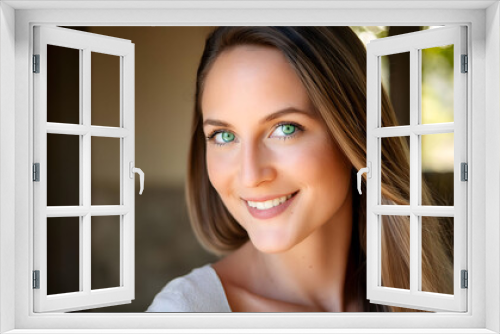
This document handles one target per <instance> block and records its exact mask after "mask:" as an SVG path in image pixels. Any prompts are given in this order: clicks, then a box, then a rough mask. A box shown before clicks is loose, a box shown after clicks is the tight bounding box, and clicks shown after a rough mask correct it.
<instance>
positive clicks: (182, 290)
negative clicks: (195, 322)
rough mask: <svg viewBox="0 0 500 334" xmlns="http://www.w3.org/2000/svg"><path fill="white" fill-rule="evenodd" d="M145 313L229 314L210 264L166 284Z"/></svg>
mask: <svg viewBox="0 0 500 334" xmlns="http://www.w3.org/2000/svg"><path fill="white" fill-rule="evenodd" d="M146 312H232V311H231V307H230V306H229V303H228V301H227V297H226V293H225V292H224V288H223V286H222V282H221V281H220V279H219V276H218V275H217V273H216V272H215V270H214V268H212V266H211V264H207V265H205V266H203V267H200V268H196V269H193V270H192V271H191V272H190V273H189V274H187V275H185V276H180V277H177V278H175V279H173V280H172V281H170V282H169V283H168V284H167V285H165V287H164V288H163V289H162V290H161V291H160V292H159V293H158V294H157V295H156V297H155V298H154V300H153V303H151V305H150V306H149V307H148V309H147V310H146Z"/></svg>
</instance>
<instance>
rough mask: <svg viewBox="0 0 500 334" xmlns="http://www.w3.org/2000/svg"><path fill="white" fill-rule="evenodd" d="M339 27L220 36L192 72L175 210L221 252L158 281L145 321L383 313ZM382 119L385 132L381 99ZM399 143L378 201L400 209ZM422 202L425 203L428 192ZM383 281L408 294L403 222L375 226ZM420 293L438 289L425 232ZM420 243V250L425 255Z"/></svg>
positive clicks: (360, 117)
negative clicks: (181, 196)
mask: <svg viewBox="0 0 500 334" xmlns="http://www.w3.org/2000/svg"><path fill="white" fill-rule="evenodd" d="M365 53H366V52H365V49H364V46H363V45H362V43H361V42H360V40H359V39H358V38H357V36H356V35H355V34H354V32H353V31H352V30H351V29H350V28H347V27H221V28H217V29H215V30H214V31H213V32H212V34H211V35H210V36H209V37H208V39H207V41H206V45H205V50H204V53H203V56H202V59H201V63H200V66H199V68H198V72H197V86H196V104H195V114H194V120H193V133H192V139H191V148H190V156H189V173H188V183H187V194H188V195H187V201H188V206H189V213H190V218H191V223H192V226H193V229H194V231H195V234H196V236H197V238H198V240H199V241H200V242H201V244H202V245H203V246H204V247H205V248H206V249H207V250H209V251H210V252H212V253H215V254H218V255H224V257H223V258H222V259H221V260H219V261H218V262H216V263H214V264H208V265H206V266H204V267H201V268H197V269H195V270H193V271H192V272H191V273H190V274H188V275H186V276H183V277H180V278H177V279H175V280H173V281H172V282H170V283H169V284H167V285H166V287H165V288H164V289H163V290H162V291H161V292H160V293H159V294H158V295H157V296H156V298H155V300H154V301H153V304H152V305H151V306H150V308H149V309H148V311H151V312H230V311H233V312H238V311H245V312H308V311H312V312H321V311H330V312H341V311H354V312H362V311H394V310H399V309H396V308H392V307H387V306H382V305H375V304H370V303H369V301H367V300H366V267H365V261H366V254H365V249H366V235H365V231H366V226H365V225H366V198H365V196H364V195H361V196H360V195H358V193H357V192H356V191H355V189H356V187H355V180H356V177H355V173H356V171H357V170H358V169H360V168H362V167H364V166H365V157H366V74H365V64H366V54H365ZM382 122H383V124H387V125H397V123H396V119H395V116H394V112H393V111H392V108H391V106H390V102H389V100H388V98H387V96H386V95H385V93H384V97H383V105H382ZM408 151H409V150H408V146H407V143H406V141H404V140H399V139H395V140H390V141H387V142H386V143H384V147H383V157H382V159H383V163H384V167H385V168H384V169H383V170H382V183H383V185H382V201H383V203H385V204H398V205H408V204H409V203H408V199H409V184H408V182H404V181H403V180H405V179H406V180H408V175H409V173H408V171H409V166H408ZM422 194H423V195H422V196H424V197H425V198H427V200H428V202H429V201H430V195H429V192H428V190H427V189H426V188H424V189H423V191H422ZM384 218H385V219H384V224H383V232H382V242H383V245H382V252H383V254H382V257H383V269H382V282H383V285H384V286H390V287H398V288H406V289H408V288H409V269H408V268H409V232H408V231H409V224H408V219H407V217H406V218H405V217H400V216H388V217H384ZM428 228H429V229H432V231H431V233H429V235H431V236H432V240H427V241H426V242H429V247H427V248H423V250H422V252H423V258H422V261H423V273H424V277H423V280H422V286H423V289H424V290H425V291H439V292H449V291H450V290H449V289H450V287H451V286H452V285H451V283H452V282H450V281H447V280H446V277H452V276H451V275H440V276H439V277H438V276H432V275H433V271H432V270H425V269H426V268H434V267H435V266H437V265H439V267H440V270H441V273H442V272H443V271H442V270H445V271H448V272H450V270H452V262H451V260H450V258H449V256H448V249H447V247H446V240H445V238H444V237H443V233H444V231H443V230H441V229H442V227H441V225H440V224H429V227H428ZM431 247H432V248H431Z"/></svg>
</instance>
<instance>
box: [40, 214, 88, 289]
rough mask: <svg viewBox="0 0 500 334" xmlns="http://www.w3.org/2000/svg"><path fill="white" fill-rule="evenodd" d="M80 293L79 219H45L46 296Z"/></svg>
mask: <svg viewBox="0 0 500 334" xmlns="http://www.w3.org/2000/svg"><path fill="white" fill-rule="evenodd" d="M76 291H80V217H63V218H59V217H58V218H47V294H49V295H53V294H57V293H66V292H76Z"/></svg>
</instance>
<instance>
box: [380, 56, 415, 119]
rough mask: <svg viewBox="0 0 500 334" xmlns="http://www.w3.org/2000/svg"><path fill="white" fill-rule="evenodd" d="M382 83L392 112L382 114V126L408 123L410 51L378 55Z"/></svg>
mask: <svg viewBox="0 0 500 334" xmlns="http://www.w3.org/2000/svg"><path fill="white" fill-rule="evenodd" d="M380 63H381V64H380V66H381V77H382V85H383V87H384V88H385V91H386V93H387V95H388V97H389V100H390V103H391V104H392V108H393V109H394V114H395V115H391V114H389V113H388V114H383V115H382V122H381V124H382V126H397V125H410V52H402V53H396V54H392V55H388V56H382V57H380Z"/></svg>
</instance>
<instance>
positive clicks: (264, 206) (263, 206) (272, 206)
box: [245, 192, 297, 219]
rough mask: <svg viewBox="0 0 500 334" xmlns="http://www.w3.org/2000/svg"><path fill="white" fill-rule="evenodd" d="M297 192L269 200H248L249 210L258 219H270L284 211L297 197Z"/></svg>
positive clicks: (246, 202)
mask: <svg viewBox="0 0 500 334" xmlns="http://www.w3.org/2000/svg"><path fill="white" fill-rule="evenodd" d="M296 194H297V192H296V193H293V194H289V195H285V196H281V197H277V198H274V199H270V200H267V201H247V200H245V204H246V205H247V208H248V211H249V212H250V214H251V215H252V216H253V217H254V218H258V219H269V218H273V217H275V216H277V215H279V214H280V213H282V212H283V211H285V210H286V208H287V207H288V206H289V205H290V204H291V203H292V201H293V199H294V198H295V195H296Z"/></svg>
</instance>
